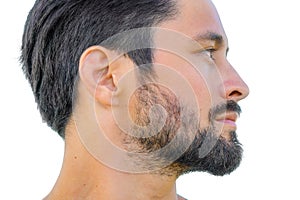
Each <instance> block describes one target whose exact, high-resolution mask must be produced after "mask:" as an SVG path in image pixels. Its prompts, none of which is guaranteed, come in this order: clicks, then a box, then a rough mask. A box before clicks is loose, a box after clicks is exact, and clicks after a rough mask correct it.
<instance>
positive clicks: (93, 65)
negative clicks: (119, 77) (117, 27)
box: [79, 46, 116, 106]
mask: <svg viewBox="0 0 300 200" xmlns="http://www.w3.org/2000/svg"><path fill="white" fill-rule="evenodd" d="M108 56H109V50H107V49H105V48H103V47H101V46H92V47H90V48H88V49H87V50H85V51H84V53H83V54H82V55H81V58H80V63H79V77H80V81H81V82H82V83H83V85H85V87H86V89H87V90H88V92H89V93H90V94H91V96H92V97H93V99H94V100H95V101H97V102H99V103H100V104H103V105H105V106H110V105H111V98H112V93H113V92H114V91H115V90H116V86H115V84H114V83H115V81H114V80H113V79H114V76H113V75H112V74H111V70H110V67H111V66H110V65H109V57H108Z"/></svg>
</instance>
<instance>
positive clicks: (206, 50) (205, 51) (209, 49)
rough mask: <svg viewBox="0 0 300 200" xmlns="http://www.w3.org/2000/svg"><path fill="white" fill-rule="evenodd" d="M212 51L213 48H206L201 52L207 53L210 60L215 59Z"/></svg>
mask: <svg viewBox="0 0 300 200" xmlns="http://www.w3.org/2000/svg"><path fill="white" fill-rule="evenodd" d="M214 52H216V49H215V48H207V49H204V50H203V53H205V54H207V56H209V57H210V58H211V59H212V60H215V58H214Z"/></svg>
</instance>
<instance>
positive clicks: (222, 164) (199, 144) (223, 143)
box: [163, 129, 243, 176]
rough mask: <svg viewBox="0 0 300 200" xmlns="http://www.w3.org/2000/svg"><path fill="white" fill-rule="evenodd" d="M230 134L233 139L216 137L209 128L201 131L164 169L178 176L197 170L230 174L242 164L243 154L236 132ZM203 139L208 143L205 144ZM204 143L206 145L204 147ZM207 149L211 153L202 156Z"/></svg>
mask: <svg viewBox="0 0 300 200" xmlns="http://www.w3.org/2000/svg"><path fill="white" fill-rule="evenodd" d="M230 134H231V139H230V141H228V140H226V139H225V138H223V137H222V136H220V137H219V138H216V136H215V134H214V132H213V131H211V130H209V129H206V130H204V131H201V132H200V131H199V133H198V134H197V135H196V137H195V139H194V141H193V143H192V144H191V145H190V147H189V148H188V150H187V151H186V152H185V153H184V154H183V155H182V156H180V158H178V159H177V160H176V161H175V162H174V163H173V164H172V165H170V166H169V167H167V168H165V169H164V170H163V171H165V173H166V172H168V171H170V170H171V171H173V172H174V173H176V174H177V175H178V176H179V175H182V174H184V173H188V172H195V171H202V172H208V173H210V174H213V175H216V176H223V175H225V174H230V173H231V172H233V171H234V170H235V169H236V168H237V167H238V166H239V165H240V162H241V160H242V154H243V149H242V147H241V144H240V143H239V141H238V139H237V136H236V133H235V132H230ZM203 141H205V143H206V144H203ZM208 143H210V144H208ZM203 145H205V146H206V147H204V148H203ZM211 145H213V147H212V148H211ZM206 148H209V149H206ZM200 149H201V150H200ZM206 150H209V153H208V154H207V155H205V156H204V157H202V156H201V154H203V153H202V152H203V151H206ZM201 151H202V152H201ZM169 173H170V172H169ZM169 173H168V174H169Z"/></svg>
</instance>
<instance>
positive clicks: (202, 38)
mask: <svg viewBox="0 0 300 200" xmlns="http://www.w3.org/2000/svg"><path fill="white" fill-rule="evenodd" d="M179 7H180V8H181V12H180V14H179V15H178V16H177V17H176V18H175V19H174V20H170V21H166V22H164V23H162V24H161V26H159V27H157V28H155V29H154V31H153V32H154V35H155V37H154V43H155V50H154V62H153V63H151V67H152V70H153V74H152V75H151V76H145V74H143V73H141V72H140V71H139V70H135V69H134V68H133V69H131V70H129V71H128V72H127V73H125V74H124V75H123V76H122V78H120V79H119V80H118V81H119V87H118V89H116V91H115V93H114V94H115V95H114V98H115V99H117V101H118V102H119V104H118V105H117V106H115V107H113V108H112V112H114V115H113V120H114V121H115V125H116V126H117V127H118V131H117V132H118V133H119V134H120V137H119V138H118V139H117V140H119V141H118V142H116V140H115V139H113V138H110V140H112V143H114V142H115V143H121V146H122V147H121V148H123V149H125V151H126V152H127V153H128V157H130V158H132V160H131V161H132V162H133V163H134V165H136V166H137V168H140V169H142V170H141V171H153V172H156V173H161V174H165V175H173V174H176V175H177V176H179V175H181V174H183V173H187V172H191V171H205V172H209V173H211V174H214V175H225V174H229V173H231V172H232V171H233V170H235V169H236V168H237V167H238V166H239V164H240V162H241V159H242V152H243V150H242V147H241V144H240V142H239V141H238V139H237V134H236V129H237V125H236V120H237V118H238V117H239V115H240V113H241V108H240V107H239V105H238V101H239V100H241V99H243V98H245V97H246V96H247V95H248V88H247V85H246V84H245V83H244V82H243V80H242V79H241V78H240V77H239V75H238V74H237V72H236V71H235V70H234V68H233V67H232V66H231V65H230V63H229V61H228V60H227V58H226V56H227V53H228V49H229V48H228V41H227V37H226V34H225V32H224V30H223V27H222V25H221V22H220V20H219V16H218V14H217V12H216V10H215V7H214V6H213V5H212V3H211V2H210V1H197V0H193V1H190V2H189V3H188V4H183V3H182V2H181V1H179ZM174 43H175V44H174ZM147 47H148V46H147ZM139 67H141V66H139ZM130 85H132V89H128V88H130ZM121 91H127V94H126V95H125V96H126V98H125V97H120V96H122V94H123V93H122V92H121ZM113 101H114V100H113ZM120 104H122V105H125V106H120ZM113 106H114V105H113ZM99 115H101V114H99ZM99 118H101V119H103V117H99ZM102 121H103V120H102ZM99 124H101V125H100V126H105V125H104V124H103V123H101V120H100V122H99ZM104 132H105V131H104ZM107 132H108V131H107ZM108 137H109V136H108ZM117 146H120V145H117ZM120 168H122V167H120ZM136 170H137V169H136ZM125 171H126V170H125ZM137 171H139V170H137Z"/></svg>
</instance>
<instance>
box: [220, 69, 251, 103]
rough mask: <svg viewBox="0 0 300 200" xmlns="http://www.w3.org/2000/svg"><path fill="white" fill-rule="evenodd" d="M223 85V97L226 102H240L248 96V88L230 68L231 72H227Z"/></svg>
mask: <svg viewBox="0 0 300 200" xmlns="http://www.w3.org/2000/svg"><path fill="white" fill-rule="evenodd" d="M223 78H225V80H224V82H223V84H224V89H225V91H224V97H225V98H226V99H227V100H234V101H236V102H237V101H240V100H242V99H244V98H246V97H247V96H248V95H249V87H248V85H247V84H246V83H245V82H244V81H243V79H242V78H241V77H240V75H239V74H238V73H237V72H236V71H235V70H234V68H233V67H232V66H231V70H228V71H227V75H226V77H223Z"/></svg>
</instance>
